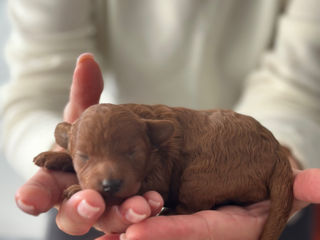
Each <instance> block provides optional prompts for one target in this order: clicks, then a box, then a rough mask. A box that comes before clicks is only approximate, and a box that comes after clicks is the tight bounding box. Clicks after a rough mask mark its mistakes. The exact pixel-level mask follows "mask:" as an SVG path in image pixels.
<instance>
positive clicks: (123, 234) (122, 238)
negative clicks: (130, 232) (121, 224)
mask: <svg viewBox="0 0 320 240" xmlns="http://www.w3.org/2000/svg"><path fill="white" fill-rule="evenodd" d="M120 240H129V239H128V238H127V236H126V234H125V233H122V234H120Z"/></svg>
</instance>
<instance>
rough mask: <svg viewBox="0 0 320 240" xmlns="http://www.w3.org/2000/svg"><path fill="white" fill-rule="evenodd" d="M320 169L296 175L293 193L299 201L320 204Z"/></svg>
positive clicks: (308, 170)
mask: <svg viewBox="0 0 320 240" xmlns="http://www.w3.org/2000/svg"><path fill="white" fill-rule="evenodd" d="M317 186H320V169H307V170H304V171H301V172H299V173H297V174H296V176H295V180H294V184H293V192H294V196H295V198H296V199H297V200H300V201H304V202H309V203H320V188H319V187H317Z"/></svg>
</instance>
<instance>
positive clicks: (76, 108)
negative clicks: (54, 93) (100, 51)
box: [64, 53, 103, 122]
mask: <svg viewBox="0 0 320 240" xmlns="http://www.w3.org/2000/svg"><path fill="white" fill-rule="evenodd" d="M102 90H103V78H102V73H101V70H100V68H99V65H98V63H97V62H96V61H95V60H94V57H93V55H92V54H90V53H84V54H81V55H80V56H79V58H78V60H77V65H76V68H75V71H74V74H73V81H72V85H71V90H70V99H69V103H68V104H67V106H66V108H65V111H64V113H65V114H64V115H65V116H64V117H65V121H69V122H74V121H75V120H76V119H77V118H78V117H79V115H80V114H81V113H82V112H83V111H84V110H85V109H86V108H88V107H89V106H91V105H94V104H97V103H99V99H100V95H101V92H102Z"/></svg>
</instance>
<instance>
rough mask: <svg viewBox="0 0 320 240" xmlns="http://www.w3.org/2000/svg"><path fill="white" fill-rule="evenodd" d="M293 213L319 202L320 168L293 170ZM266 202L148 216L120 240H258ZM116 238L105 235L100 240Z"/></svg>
mask: <svg viewBox="0 0 320 240" xmlns="http://www.w3.org/2000/svg"><path fill="white" fill-rule="evenodd" d="M294 173H295V181H294V196H295V200H294V204H293V209H292V213H291V214H294V213H295V212H297V211H299V210H300V209H302V208H304V207H306V206H307V205H308V204H309V203H320V188H319V187H318V186H319V184H320V169H308V170H304V171H297V170H294ZM269 207H270V202H269V201H263V202H259V203H256V204H253V205H250V206H248V207H238V206H226V207H221V208H219V209H218V210H206V211H200V212H197V213H195V214H192V215H173V216H156V217H150V218H147V219H146V220H144V221H142V222H139V223H137V224H132V225H131V226H129V227H128V228H127V230H126V232H125V233H123V234H121V235H119V239H120V240H138V239H139V240H210V239H216V240H222V239H223V240H231V239H232V240H244V239H245V240H258V239H259V236H260V234H261V232H262V229H263V226H264V223H265V221H266V219H267V217H268V211H269ZM111 239H117V238H114V237H113V236H112V235H108V234H107V235H105V236H103V237H100V238H99V240H111Z"/></svg>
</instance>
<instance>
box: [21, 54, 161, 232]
mask: <svg viewBox="0 0 320 240" xmlns="http://www.w3.org/2000/svg"><path fill="white" fill-rule="evenodd" d="M102 89H103V79H102V74H101V71H100V69H99V66H98V64H97V63H96V62H95V61H94V58H93V56H92V55H91V54H82V55H81V56H80V57H79V58H78V62H77V66H76V69H75V71H74V76H73V83H72V86H71V91H70V100H69V103H68V104H67V106H66V108H65V111H64V120H65V121H68V122H73V121H75V120H76V119H77V118H78V117H79V115H80V114H81V113H82V112H83V111H84V110H85V109H86V108H87V107H89V106H91V105H93V104H96V103H98V102H99V99H100V94H101V92H102ZM30 161H31V160H30ZM75 183H77V178H76V176H75V174H70V173H64V172H54V171H48V170H46V169H39V171H38V172H37V173H36V174H35V175H34V176H33V177H32V178H31V179H30V180H28V181H27V182H26V183H25V184H24V185H23V186H22V187H21V188H20V189H19V190H18V191H17V193H16V202H17V205H18V206H19V207H20V208H21V209H22V210H23V211H25V212H27V213H29V214H32V215H38V214H40V213H43V212H47V211H48V210H49V209H51V208H52V207H54V206H56V207H57V208H58V209H59V211H58V214H57V218H56V222H57V225H58V226H59V228H60V229H61V230H63V231H64V232H66V233H68V234H72V235H82V234H85V233H86V232H88V231H89V229H90V228H91V227H92V226H93V225H94V226H95V227H96V228H98V229H99V230H101V231H103V232H108V233H111V232H124V231H125V229H126V228H127V227H128V226H129V225H130V224H132V223H136V222H139V221H141V220H143V219H145V218H147V217H149V216H154V215H156V214H157V213H158V212H159V211H160V210H161V208H162V206H163V200H162V198H161V196H160V195H159V194H158V193H156V192H148V193H146V194H144V195H143V196H135V197H132V198H130V199H127V200H126V201H125V202H123V204H121V205H120V206H114V207H112V208H110V206H108V205H107V206H106V205H105V202H104V200H103V199H102V197H101V196H100V194H99V193H98V192H96V191H93V190H83V191H80V192H78V193H76V194H74V195H73V196H72V197H71V198H70V199H69V200H64V199H63V191H64V190H65V189H66V188H67V187H68V186H70V185H72V184H75ZM106 209H107V210H106Z"/></svg>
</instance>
